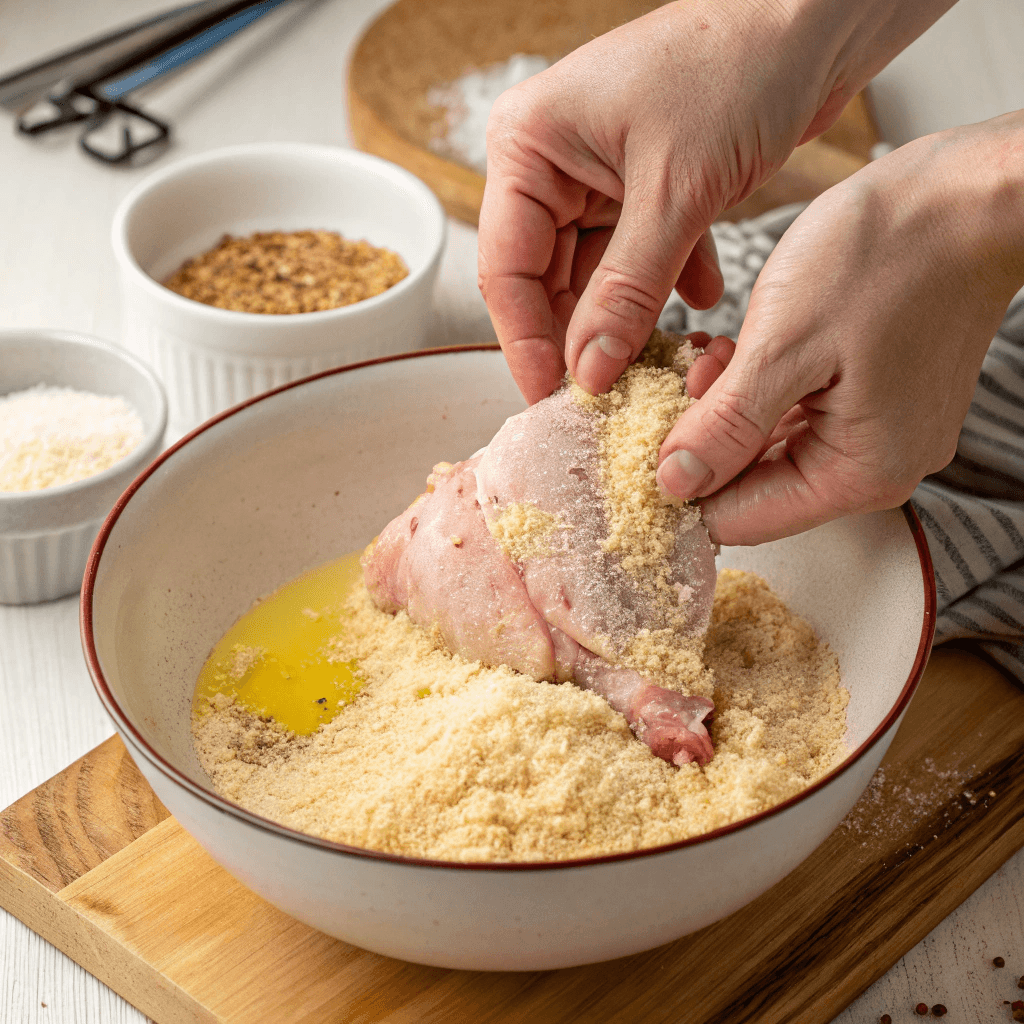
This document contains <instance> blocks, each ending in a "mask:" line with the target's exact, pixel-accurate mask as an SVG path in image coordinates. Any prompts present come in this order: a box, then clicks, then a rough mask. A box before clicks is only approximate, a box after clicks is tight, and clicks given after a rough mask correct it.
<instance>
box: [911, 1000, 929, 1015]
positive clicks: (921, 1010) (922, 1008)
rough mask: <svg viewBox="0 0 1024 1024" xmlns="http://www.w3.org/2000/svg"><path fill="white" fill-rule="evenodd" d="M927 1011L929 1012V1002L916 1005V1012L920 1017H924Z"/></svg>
mask: <svg viewBox="0 0 1024 1024" xmlns="http://www.w3.org/2000/svg"><path fill="white" fill-rule="evenodd" d="M927 1012H928V1004H927V1003H918V1004H917V1006H915V1007H914V1013H916V1014H917V1015H918V1016H919V1017H923V1016H924V1015H925V1014H926V1013H927Z"/></svg>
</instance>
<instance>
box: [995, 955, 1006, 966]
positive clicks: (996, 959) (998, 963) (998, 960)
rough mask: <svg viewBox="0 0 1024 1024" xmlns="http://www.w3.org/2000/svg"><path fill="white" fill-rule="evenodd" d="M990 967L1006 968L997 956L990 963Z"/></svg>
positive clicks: (1004, 962) (1002, 960)
mask: <svg viewBox="0 0 1024 1024" xmlns="http://www.w3.org/2000/svg"><path fill="white" fill-rule="evenodd" d="M992 966H993V967H1005V966H1006V961H1005V960H1004V959H1003V958H1002V957H1001V956H997V957H996V958H995V960H993V961H992Z"/></svg>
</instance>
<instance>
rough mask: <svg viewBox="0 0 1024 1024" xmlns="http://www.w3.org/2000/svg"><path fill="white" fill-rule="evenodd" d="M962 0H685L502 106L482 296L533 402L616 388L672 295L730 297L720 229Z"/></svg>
mask: <svg viewBox="0 0 1024 1024" xmlns="http://www.w3.org/2000/svg"><path fill="white" fill-rule="evenodd" d="M949 3H950V0H903V2H901V3H900V4H895V5H894V4H892V3H891V2H887V0H855V2H851V3H847V4H835V3H834V2H832V0H780V2H777V3H771V4H764V3H758V4H750V3H748V2H746V0H686V2H684V3H675V4H669V5H667V6H665V7H663V8H660V9H658V10H657V11H655V12H653V13H652V14H649V15H647V16H646V17H643V18H639V19H637V20H636V21H634V22H630V23H629V24H627V25H624V26H622V27H621V28H619V29H616V30H614V31H612V32H609V33H607V34H606V35H603V36H600V37H598V38H597V39H595V40H593V41H592V42H590V43H588V44H587V45H585V46H583V47H581V48H580V49H579V50H576V51H575V52H573V53H571V54H570V55H569V56H567V57H565V58H564V59H563V60H561V61H559V62H558V64H556V65H555V66H554V67H552V68H550V69H548V70H547V71H545V72H543V73H542V74H540V75H537V76H535V77H534V78H532V79H530V80H528V81H527V82H525V83H523V84H522V85H520V86H517V87H516V88H514V89H511V90H509V91H508V92H507V93H505V94H504V96H503V97H502V98H501V99H499V101H498V103H497V104H496V105H495V108H494V111H493V112H492V114H491V120H490V124H489V128H488V140H487V151H488V170H487V187H486V190H485V193H484V200H483V207H482V209H481V213H480V241H479V246H480V264H479V265H480V288H481V291H482V292H483V295H484V298H485V300H486V302H487V305H488V308H489V310H490V313H491V318H492V321H493V323H494V327H495V330H496V332H497V335H498V339H499V340H500V342H501V345H502V348H503V349H504V351H505V356H506V358H507V360H508V363H509V367H510V369H511V371H512V374H513V376H514V377H515V379H516V381H517V383H518V384H519V386H520V389H521V390H522V391H523V393H524V395H525V396H526V398H527V399H528V400H529V401H531V402H534V401H537V400H538V399H540V398H542V397H544V396H545V395H547V394H549V393H550V392H551V391H553V390H554V389H555V388H556V387H557V386H558V384H559V382H560V381H561V379H562V376H563V374H564V373H565V370H566V367H568V369H569V370H570V371H571V372H572V373H573V374H574V375H575V377H576V379H577V381H578V382H579V383H580V384H581V385H582V386H583V387H584V388H586V389H587V390H589V391H591V392H593V393H597V392H600V391H604V390H607V388H608V387H610V386H611V384H612V383H613V382H614V380H615V379H616V378H617V377H618V376H619V374H621V372H622V371H623V370H624V369H625V367H626V366H627V365H628V364H629V362H630V361H631V360H632V359H633V358H635V357H636V355H637V354H638V353H639V352H640V350H641V349H642V348H643V346H644V344H645V343H646V341H647V338H648V337H650V333H651V330H652V329H653V327H654V324H655V322H656V320H657V317H658V315H659V313H660V312H661V309H662V307H663V306H664V304H665V301H666V300H667V298H668V296H669V295H670V293H671V291H672V289H673V287H675V288H676V289H677V290H678V291H679V293H680V294H681V295H682V296H683V298H684V299H686V300H687V301H688V302H689V303H690V304H691V305H692V306H694V307H697V308H706V307H708V306H711V305H713V304H714V303H715V302H716V301H717V300H718V298H719V297H720V295H721V291H722V279H721V274H720V271H719V270H718V266H717V260H716V257H715V252H714V243H713V241H711V240H710V235H709V234H708V228H709V227H710V225H711V223H712V222H713V221H714V220H715V219H717V217H718V216H719V214H720V213H721V212H722V211H723V210H725V209H727V208H728V207H730V206H732V205H734V204H735V203H737V202H739V201H740V200H742V199H743V198H744V197H746V196H747V195H748V194H750V193H751V192H752V191H753V190H754V189H756V188H757V187H758V186H759V185H760V184H761V183H762V182H763V181H764V180H765V179H766V178H768V177H769V176H770V175H771V174H773V173H774V172H775V171H776V170H777V169H778V168H779V167H781V165H782V164H783V162H784V161H785V160H786V158H787V157H788V156H789V154H790V152H791V151H792V150H793V148H794V147H795V146H796V145H797V144H798V143H799V142H801V141H806V140H807V139H809V138H812V137H813V136H814V135H816V134H819V133H820V132H821V131H823V130H824V129H825V128H827V127H828V126H829V124H831V123H832V121H833V120H834V119H835V118H836V117H837V116H838V115H839V113H840V111H841V110H842V108H843V106H845V104H846V102H847V100H849V98H850V97H851V96H852V95H853V94H854V93H855V92H856V91H857V90H858V89H859V88H861V87H862V86H863V84H864V83H865V82H866V81H867V79H868V78H869V77H870V76H871V75H872V74H874V73H875V72H876V71H877V70H878V69H879V68H880V67H882V66H883V65H884V64H885V63H886V62H887V61H888V60H889V59H890V58H891V56H892V55H893V54H895V53H896V52H898V51H899V50H900V49H901V48H902V47H903V46H904V45H906V43H907V42H909V41H910V39H912V38H914V37H915V36H916V35H917V34H919V33H920V32H921V31H923V30H924V28H925V27H927V25H928V24H929V23H930V21H932V20H934V18H935V17H937V16H938V15H939V14H940V13H942V11H943V10H945V8H946V7H948V6H949Z"/></svg>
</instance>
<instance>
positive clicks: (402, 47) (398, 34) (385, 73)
mask: <svg viewBox="0 0 1024 1024" xmlns="http://www.w3.org/2000/svg"><path fill="white" fill-rule="evenodd" d="M657 6H658V4H657V3H653V2H650V0H559V2H557V3H552V2H550V0H519V2H517V3H516V4H507V3H504V2H503V0H397V3H395V4H393V5H392V6H391V7H389V8H388V9H387V10H386V11H384V13H383V14H381V15H380V17H378V18H377V20H376V21H374V22H373V23H372V24H371V25H370V26H369V28H368V29H367V30H366V32H365V33H364V34H363V36H362V38H361V39H360V40H359V42H358V43H357V45H356V49H355V52H354V53H353V55H352V61H351V63H350V65H349V72H348V109H349V123H350V127H351V131H352V136H353V138H354V139H355V142H356V145H357V146H358V147H359V148H360V149H363V150H366V151H367V152H369V153H374V154H376V155H377V156H381V157H384V158H385V159H387V160H391V161H393V162H394V163H397V164H401V165H402V166H403V167H405V168H407V169H408V170H410V171H412V172H413V174H416V175H417V176H418V177H420V178H422V179H423V181H425V182H426V183H427V184H428V185H429V186H430V187H431V188H432V189H433V190H434V191H435V192H436V193H437V195H438V197H439V198H440V200H441V202H442V203H443V204H444V207H445V209H446V210H447V211H448V212H449V213H450V214H451V215H452V216H454V217H458V218H459V219H460V220H464V221H467V222H469V223H471V224H476V223H477V220H478V219H479V216H480V203H481V201H482V199H483V193H484V176H483V175H482V174H479V173H478V172H477V171H475V170H473V169H472V168H470V167H468V166H464V165H462V164H460V163H459V162H458V161H457V160H455V159H448V158H446V157H445V156H444V155H439V153H438V152H435V151H434V149H433V148H432V143H434V142H436V140H438V139H439V138H441V137H442V136H443V135H444V130H445V125H444V118H445V114H444V111H443V110H442V108H440V107H438V106H435V105H433V104H431V103H430V102H429V101H428V99H427V94H428V92H429V91H430V89H431V87H433V86H436V85H444V84H446V83H449V82H453V81H455V80H456V79H458V78H460V77H461V76H462V75H464V74H466V72H468V71H471V70H474V69H480V68H486V67H489V66H491V65H493V64H498V63H501V62H502V61H505V60H507V59H508V58H509V57H511V56H512V55H513V54H517V53H527V54H538V55H541V56H544V57H547V58H548V60H550V61H554V60H557V59H558V58H560V57H562V56H564V55H565V54H567V53H568V52H569V51H571V50H573V49H575V48H576V47H578V46H580V45H582V44H583V43H585V42H587V41H588V40H589V39H592V38H593V37H594V36H596V35H600V34H602V33H604V32H607V31H608V30H609V29H612V28H614V27H616V26H617V25H621V24H623V23H625V22H627V21H631V20H632V19H634V18H637V17H640V16H641V15H642V14H646V13H647V12H648V11H650V10H653V9H654V8H655V7H657ZM876 142H878V133H877V131H876V129H875V125H874V119H873V118H872V116H871V112H870V109H869V106H868V103H867V100H866V99H865V97H864V96H863V94H862V95H860V96H858V97H856V98H855V99H854V100H853V101H852V102H851V103H850V104H849V106H848V107H847V108H846V110H845V111H844V112H843V114H842V116H841V117H840V119H839V121H838V122H837V123H836V125H834V126H833V127H832V128H831V129H829V131H828V132H826V133H825V134H824V135H823V136H822V137H821V138H819V139H816V140H814V141H813V142H809V143H807V145H805V146H801V147H800V148H799V149H798V150H797V151H796V152H795V153H794V154H793V156H792V157H790V159H789V161H788V162H787V164H786V165H785V166H784V167H783V168H782V170H780V171H779V172H778V174H776V175H775V177H774V178H772V179H771V180H769V181H768V182H766V183H765V184H764V185H762V186H761V188H760V189H758V190H757V191H756V192H755V193H753V194H752V195H751V196H749V197H748V198H747V199H745V200H744V201H743V202H742V203H740V204H739V205H738V206H735V207H734V208H733V209H732V210H730V211H728V212H727V213H726V214H725V216H724V219H726V220H740V219H741V218H743V217H753V216H756V215H757V214H759V213H763V212H765V211H766V210H770V209H773V208H774V207H776V206H781V205H783V204H784V203H791V202H797V201H802V200H807V199H813V198H814V197H815V196H818V195H820V194H821V193H822V192H824V191H825V190H826V189H828V188H831V187H832V186H833V185H835V184H837V183H838V182H840V181H842V180H843V179H844V178H847V177H849V175H851V174H853V172H854V171H857V170H859V169H860V168H861V167H863V166H864V165H865V164H866V163H867V162H868V160H869V159H870V152H871V147H872V146H873V145H874V144H875V143H876Z"/></svg>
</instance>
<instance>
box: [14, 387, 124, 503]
mask: <svg viewBox="0 0 1024 1024" xmlns="http://www.w3.org/2000/svg"><path fill="white" fill-rule="evenodd" d="M142 434H143V428H142V420H141V419H140V417H139V414H138V413H137V412H136V411H135V410H134V409H133V408H132V406H131V405H130V404H129V403H128V402H127V401H126V400H125V399H124V398H121V397H120V396H119V395H96V394H92V393H91V392H88V391H75V390H74V389H72V388H58V387H48V386H46V385H45V384H37V385H36V386H35V387H32V388H27V389H26V390H24V391H16V392H13V393H11V394H9V395H5V396H0V491H41V490H43V489H45V488H47V487H57V486H59V485H60V484H70V483H75V482H76V481H78V480H84V479H86V478H87V477H90V476H95V475H96V474H97V473H102V472H103V470H105V469H109V468H110V467H111V466H113V465H114V463H116V462H119V461H120V460H121V459H123V458H124V457H125V456H126V455H128V454H129V453H130V452H132V451H134V449H135V448H137V447H138V446H139V443H140V442H141V441H142Z"/></svg>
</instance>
